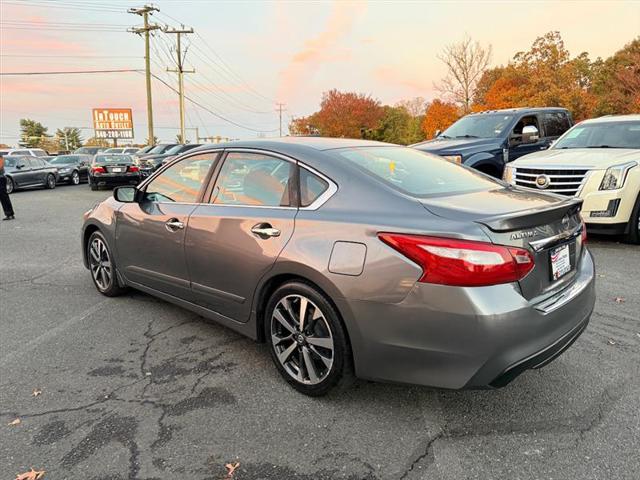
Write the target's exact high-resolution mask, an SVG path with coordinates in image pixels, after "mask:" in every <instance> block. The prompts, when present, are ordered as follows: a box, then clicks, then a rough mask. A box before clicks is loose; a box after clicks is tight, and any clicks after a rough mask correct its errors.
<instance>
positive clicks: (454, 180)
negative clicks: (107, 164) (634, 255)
mask: <svg viewBox="0 0 640 480" xmlns="http://www.w3.org/2000/svg"><path fill="white" fill-rule="evenodd" d="M580 207H581V202H580V200H577V199H567V198H564V197H559V196H556V195H552V194H541V193H538V192H534V191H531V190H528V189H522V188H519V187H514V186H510V185H507V184H505V183H503V182H501V181H499V180H495V179H492V178H490V177H488V176H486V175H484V174H481V173H478V172H476V171H474V170H471V169H469V168H467V167H464V166H460V165H456V164H454V163H450V162H448V161H446V160H445V159H443V158H441V157H437V156H434V155H431V154H427V153H423V152H419V151H417V150H414V149H409V148H405V147H399V146H395V145H388V144H382V143H377V142H366V141H358V140H344V139H324V138H291V139H280V140H256V141H247V142H234V143H233V144H226V145H224V144H222V145H215V146H205V147H200V148H197V149H194V150H192V151H190V152H188V153H187V154H185V155H183V156H181V157H179V158H178V159H176V160H174V161H173V162H171V163H170V164H168V165H166V166H164V167H163V168H162V169H160V170H159V171H158V172H156V173H155V174H154V175H153V176H151V177H149V178H148V179H146V180H145V181H144V182H143V183H142V184H140V185H139V186H137V187H130V186H127V187H120V188H118V189H116V190H115V192H114V196H113V197H112V198H109V199H107V200H105V201H104V202H102V203H100V204H98V205H97V206H96V207H94V208H93V209H92V210H91V211H89V212H87V213H86V214H85V219H84V220H85V221H84V226H83V231H82V248H83V252H84V259H85V265H86V266H87V268H89V270H90V272H91V275H92V279H93V282H94V284H95V286H96V288H97V289H98V290H99V291H100V292H101V293H103V294H104V295H107V296H116V295H118V294H121V293H123V292H124V291H125V290H126V289H127V288H135V289H138V290H141V291H144V292H147V293H149V294H151V295H155V296H157V297H159V298H162V299H164V300H166V301H169V302H172V303H175V304H177V305H180V306H182V307H184V308H186V309H189V310H191V311H193V312H196V313H198V314H199V315H202V316H203V317H206V318H209V319H213V320H215V321H217V322H220V323H221V324H223V325H226V326H228V327H229V328H232V329H234V330H236V331H238V332H241V333H243V334H245V335H247V336H249V337H251V338H254V339H256V340H258V341H264V342H266V343H267V344H268V345H269V349H270V351H271V355H272V357H273V360H274V363H275V366H276V368H277V369H278V371H279V372H280V373H281V374H282V376H283V377H284V378H285V379H286V380H287V381H288V382H289V383H290V384H291V385H292V386H293V387H294V388H296V389H297V390H299V391H301V392H303V393H305V394H308V395H322V394H325V393H327V392H328V391H329V390H330V389H332V388H333V387H336V386H342V387H343V386H345V385H347V384H349V382H350V381H351V380H352V379H353V378H354V377H355V376H357V377H360V378H366V379H373V380H380V381H393V382H405V383H414V384H421V385H431V386H437V387H445V388H454V389H458V388H482V387H501V386H503V385H506V384H507V383H509V382H510V381H511V380H513V379H514V378H515V377H516V376H517V375H519V374H520V373H522V372H523V371H524V370H526V369H530V368H539V367H541V366H543V365H545V364H547V363H548V362H550V361H551V360H553V359H554V358H556V357H557V356H558V355H560V354H561V353H562V352H563V351H564V350H565V349H566V348H568V347H569V345H571V343H572V342H573V341H574V340H575V339H576V338H577V337H578V336H579V335H580V334H581V333H582V331H583V330H584V329H585V328H586V326H587V323H588V321H589V317H590V315H591V312H592V310H593V306H594V301H595V298H594V266H593V260H592V258H591V255H590V253H589V252H588V250H587V248H586V246H585V240H586V234H585V229H584V224H583V223H582V220H581V218H580ZM141 308H144V307H143V306H142V305H141Z"/></svg>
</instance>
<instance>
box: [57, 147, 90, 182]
mask: <svg viewBox="0 0 640 480" xmlns="http://www.w3.org/2000/svg"><path fill="white" fill-rule="evenodd" d="M91 160H92V156H91V155H75V154H72V155H58V156H57V157H55V158H52V159H51V160H49V164H50V165H53V166H54V167H56V168H57V169H58V181H59V182H64V183H70V184H71V185H78V184H79V183H80V182H86V181H88V180H89V168H90V165H91Z"/></svg>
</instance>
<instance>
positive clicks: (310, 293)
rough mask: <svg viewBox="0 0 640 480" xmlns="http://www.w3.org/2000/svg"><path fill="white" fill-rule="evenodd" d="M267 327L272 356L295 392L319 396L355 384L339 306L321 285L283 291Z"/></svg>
mask: <svg viewBox="0 0 640 480" xmlns="http://www.w3.org/2000/svg"><path fill="white" fill-rule="evenodd" d="M301 313H304V316H303V317H302V318H303V321H302V325H301V322H300V318H301V315H300V314H301ZM264 323H265V333H266V338H267V342H268V343H269V346H270V347H269V350H270V351H271V358H272V359H273V362H274V364H275V366H276V369H277V370H278V371H279V372H280V374H281V375H282V376H283V377H284V379H285V380H286V381H287V382H288V383H289V384H290V385H291V386H292V387H293V388H295V389H296V390H298V391H299V392H301V393H304V394H305V395H309V396H312V397H317V396H322V395H326V394H327V393H329V391H330V390H334V389H336V388H338V389H344V388H347V387H348V386H349V385H351V384H352V383H353V380H354V378H355V377H354V373H353V372H354V371H353V360H352V356H351V347H350V345H349V339H348V337H347V332H346V330H345V328H344V326H343V325H342V320H341V319H340V315H339V313H338V312H337V311H336V309H335V307H334V306H333V305H332V304H331V302H330V301H329V300H328V299H327V298H326V297H325V296H324V295H323V294H322V293H321V292H319V291H318V290H317V289H316V288H315V287H313V286H311V285H309V284H307V283H304V282H300V281H293V282H288V283H285V284H284V285H282V286H281V287H279V288H278V289H277V290H276V291H275V292H274V293H273V295H271V298H270V299H269V302H268V303H267V308H266V310H265V322H264Z"/></svg>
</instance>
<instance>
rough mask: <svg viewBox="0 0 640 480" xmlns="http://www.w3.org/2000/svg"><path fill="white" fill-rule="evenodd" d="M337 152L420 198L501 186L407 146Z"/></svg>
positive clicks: (379, 177)
mask: <svg viewBox="0 0 640 480" xmlns="http://www.w3.org/2000/svg"><path fill="white" fill-rule="evenodd" d="M335 152H336V153H337V154H338V155H339V156H340V157H342V158H344V159H346V160H347V161H348V162H350V163H351V164H353V165H355V166H356V167H358V168H359V169H360V170H361V171H364V172H365V173H367V174H369V175H371V176H373V177H375V178H377V179H379V180H382V181H383V182H384V183H386V184H387V185H389V186H391V187H392V188H394V189H396V190H399V191H401V192H403V193H407V194H409V195H412V196H416V197H427V196H431V195H444V194H451V193H464V192H471V191H477V190H488V189H493V188H498V187H500V186H501V185H500V183H498V181H497V180H493V179H490V178H488V177H487V176H486V175H483V174H481V173H479V172H477V171H475V170H473V169H471V168H467V167H463V166H461V165H458V164H455V163H452V162H449V161H448V160H445V159H444V158H442V157H438V156H436V155H431V154H429V153H425V152H421V151H419V150H415V149H413V148H406V147H365V148H344V149H337V150H335Z"/></svg>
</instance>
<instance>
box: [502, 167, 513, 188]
mask: <svg viewBox="0 0 640 480" xmlns="http://www.w3.org/2000/svg"><path fill="white" fill-rule="evenodd" d="M515 173H516V169H515V168H514V167H513V166H511V165H507V166H505V167H504V172H503V174H502V179H503V180H504V181H505V182H507V183H510V184H511V185H514V184H515V183H516V179H515Z"/></svg>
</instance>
